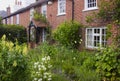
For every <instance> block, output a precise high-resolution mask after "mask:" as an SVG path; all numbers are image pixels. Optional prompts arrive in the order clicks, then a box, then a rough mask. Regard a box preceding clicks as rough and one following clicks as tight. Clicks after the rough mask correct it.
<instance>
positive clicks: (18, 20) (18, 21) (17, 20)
mask: <svg viewBox="0 0 120 81" xmlns="http://www.w3.org/2000/svg"><path fill="white" fill-rule="evenodd" d="M19 23H20V17H19V14H17V15H16V24H19Z"/></svg>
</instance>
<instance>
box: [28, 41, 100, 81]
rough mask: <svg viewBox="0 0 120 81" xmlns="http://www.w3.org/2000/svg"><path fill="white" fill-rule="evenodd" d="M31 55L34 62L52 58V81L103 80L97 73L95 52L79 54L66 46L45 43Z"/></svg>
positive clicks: (31, 52)
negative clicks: (44, 57)
mask: <svg viewBox="0 0 120 81" xmlns="http://www.w3.org/2000/svg"><path fill="white" fill-rule="evenodd" d="M30 55H31V60H32V59H33V61H36V60H40V59H41V58H42V57H43V56H48V55H49V56H50V57H51V64H52V65H53V66H52V74H53V77H52V81H71V80H73V81H100V79H101V78H100V76H99V74H98V73H96V71H95V69H96V68H95V60H94V55H93V52H86V51H83V52H79V51H77V50H73V49H68V48H66V47H64V46H59V45H49V44H48V43H44V44H41V45H40V46H39V47H37V48H35V49H33V50H32V51H30ZM83 68H84V70H83ZM57 78H58V79H57Z"/></svg>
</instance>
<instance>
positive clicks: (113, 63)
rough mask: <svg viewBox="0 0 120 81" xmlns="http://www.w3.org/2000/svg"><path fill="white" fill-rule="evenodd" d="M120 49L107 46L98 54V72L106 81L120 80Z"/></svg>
mask: <svg viewBox="0 0 120 81" xmlns="http://www.w3.org/2000/svg"><path fill="white" fill-rule="evenodd" d="M118 56H120V50H118V49H116V48H114V47H107V48H105V49H103V50H101V51H100V52H99V53H97V54H96V67H97V72H99V73H100V74H101V76H102V77H103V78H104V80H105V81H120V58H118Z"/></svg>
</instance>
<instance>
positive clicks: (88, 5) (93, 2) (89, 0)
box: [84, 0, 98, 10]
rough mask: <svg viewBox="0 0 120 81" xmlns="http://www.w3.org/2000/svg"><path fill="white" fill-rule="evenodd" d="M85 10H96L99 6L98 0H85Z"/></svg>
mask: <svg viewBox="0 0 120 81" xmlns="http://www.w3.org/2000/svg"><path fill="white" fill-rule="evenodd" d="M84 5H85V6H84V7H85V8H84V10H94V9H98V8H97V0H85V1H84Z"/></svg>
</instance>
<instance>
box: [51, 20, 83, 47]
mask: <svg viewBox="0 0 120 81" xmlns="http://www.w3.org/2000/svg"><path fill="white" fill-rule="evenodd" d="M81 27H83V25H81V24H79V23H77V22H75V21H70V22H64V23H62V24H61V25H59V26H58V28H57V29H56V30H55V31H54V33H53V37H54V39H55V40H57V41H58V42H59V43H60V44H62V45H64V46H68V47H71V48H77V47H78V46H79V44H80V43H81V34H80V28H81Z"/></svg>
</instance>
